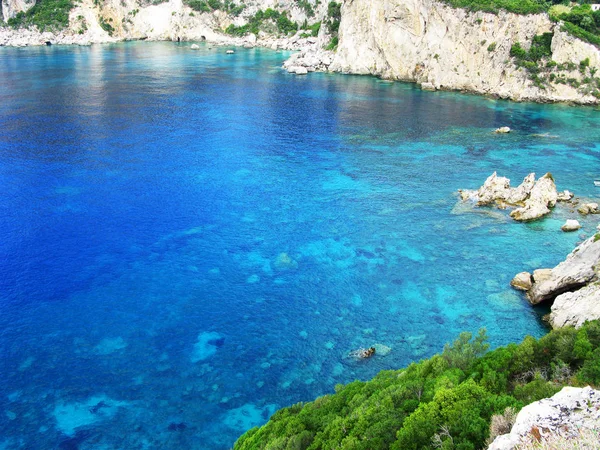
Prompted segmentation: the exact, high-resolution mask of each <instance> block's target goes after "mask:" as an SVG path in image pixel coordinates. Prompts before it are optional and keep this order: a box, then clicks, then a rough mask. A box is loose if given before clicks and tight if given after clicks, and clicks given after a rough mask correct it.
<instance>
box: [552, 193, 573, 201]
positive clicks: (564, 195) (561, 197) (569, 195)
mask: <svg viewBox="0 0 600 450" xmlns="http://www.w3.org/2000/svg"><path fill="white" fill-rule="evenodd" d="M574 196H575V194H573V193H572V192H571V191H563V192H559V193H558V196H557V198H556V201H558V202H568V201H569V200H571V199H572V198H573V197H574Z"/></svg>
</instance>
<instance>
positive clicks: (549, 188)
mask: <svg viewBox="0 0 600 450" xmlns="http://www.w3.org/2000/svg"><path fill="white" fill-rule="evenodd" d="M459 193H460V197H461V199H462V200H463V201H467V200H468V201H472V202H474V203H475V204H476V205H477V206H489V205H496V206H498V207H499V208H502V209H504V208H506V207H507V206H513V207H514V206H517V207H518V208H517V209H515V210H514V211H512V212H511V213H510V216H511V217H512V218H513V219H515V220H517V221H519V222H527V221H531V220H535V219H539V218H540V217H543V216H545V215H546V214H548V213H549V212H550V208H552V207H554V205H555V204H556V202H557V200H558V193H557V191H556V186H555V184H554V179H553V178H552V175H550V174H549V173H547V174H545V175H544V176H543V177H541V178H539V179H538V180H537V181H535V174H534V173H530V174H529V175H527V176H526V177H525V179H524V180H523V182H522V183H521V184H520V185H519V186H518V187H516V188H511V187H510V180H509V179H508V178H505V177H499V176H498V175H497V174H496V172H494V173H493V174H492V175H490V176H489V177H488V178H487V180H485V183H484V184H483V186H481V187H480V188H479V189H478V190H477V191H470V190H459Z"/></svg>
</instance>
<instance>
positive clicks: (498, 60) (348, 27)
mask: <svg viewBox="0 0 600 450" xmlns="http://www.w3.org/2000/svg"><path fill="white" fill-rule="evenodd" d="M547 32H552V33H554V36H553V39H552V46H551V49H552V57H551V59H552V60H554V61H556V62H557V63H559V64H560V63H567V62H571V63H573V64H575V65H577V64H579V62H580V61H582V60H584V59H585V58H589V60H590V67H593V68H595V69H596V70H597V69H598V68H600V51H599V50H598V49H596V48H595V47H594V46H593V45H591V44H587V43H585V42H582V41H580V40H578V39H576V38H573V37H572V36H570V35H568V34H566V33H564V32H562V31H561V25H560V24H555V23H553V22H551V21H550V19H549V17H548V15H547V14H537V15H527V16H521V15H517V14H512V13H507V12H503V11H501V12H500V13H498V14H490V13H483V12H469V11H467V10H463V9H454V8H451V7H449V6H448V5H446V4H444V3H441V2H438V1H436V0H380V1H377V2H373V1H372V0H345V1H344V2H343V6H342V21H341V25H340V31H339V33H340V43H339V47H338V51H337V54H336V57H335V59H334V61H333V64H332V66H331V70H334V71H339V72H346V73H358V74H371V75H377V76H380V77H383V78H386V79H393V80H403V81H412V82H416V83H419V84H421V85H422V84H423V83H428V84H430V85H433V86H434V87H435V88H436V89H451V90H465V91H470V92H477V93H480V94H491V95H494V96H499V97H501V98H510V99H512V100H517V101H524V100H531V101H571V102H578V103H587V104H596V103H598V99H596V98H595V97H593V95H591V94H590V93H585V92H583V91H582V90H578V89H577V88H575V87H572V86H568V85H564V84H558V83H555V84H551V85H549V86H547V87H545V88H543V89H540V88H539V87H537V86H535V85H534V84H533V83H532V82H531V81H530V79H529V77H528V73H527V71H525V70H523V69H520V68H518V67H517V66H516V65H514V64H513V63H512V62H511V61H512V60H511V56H510V48H511V46H512V45H513V44H514V43H516V42H519V43H521V44H522V45H523V46H524V47H525V48H526V49H528V48H529V47H530V45H531V42H532V40H533V37H534V36H536V35H540V34H542V33H547ZM577 72H578V70H577V68H575V69H574V70H572V71H570V72H569V73H568V75H566V76H567V77H572V78H575V79H577V80H582V79H583V77H582V76H581V74H577Z"/></svg>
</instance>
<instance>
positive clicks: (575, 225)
mask: <svg viewBox="0 0 600 450" xmlns="http://www.w3.org/2000/svg"><path fill="white" fill-rule="evenodd" d="M580 228H581V224H580V223H579V221H577V220H573V219H567V221H566V222H565V224H564V225H563V226H562V227H560V229H561V230H563V231H577V230H579V229H580Z"/></svg>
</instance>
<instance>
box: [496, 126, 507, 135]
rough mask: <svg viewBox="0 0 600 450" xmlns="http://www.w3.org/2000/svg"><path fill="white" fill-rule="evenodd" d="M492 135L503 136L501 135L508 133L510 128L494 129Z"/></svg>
mask: <svg viewBox="0 0 600 450" xmlns="http://www.w3.org/2000/svg"><path fill="white" fill-rule="evenodd" d="M494 133H500V134H503V133H510V128H509V127H500V128H496V129H495V130H494Z"/></svg>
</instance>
